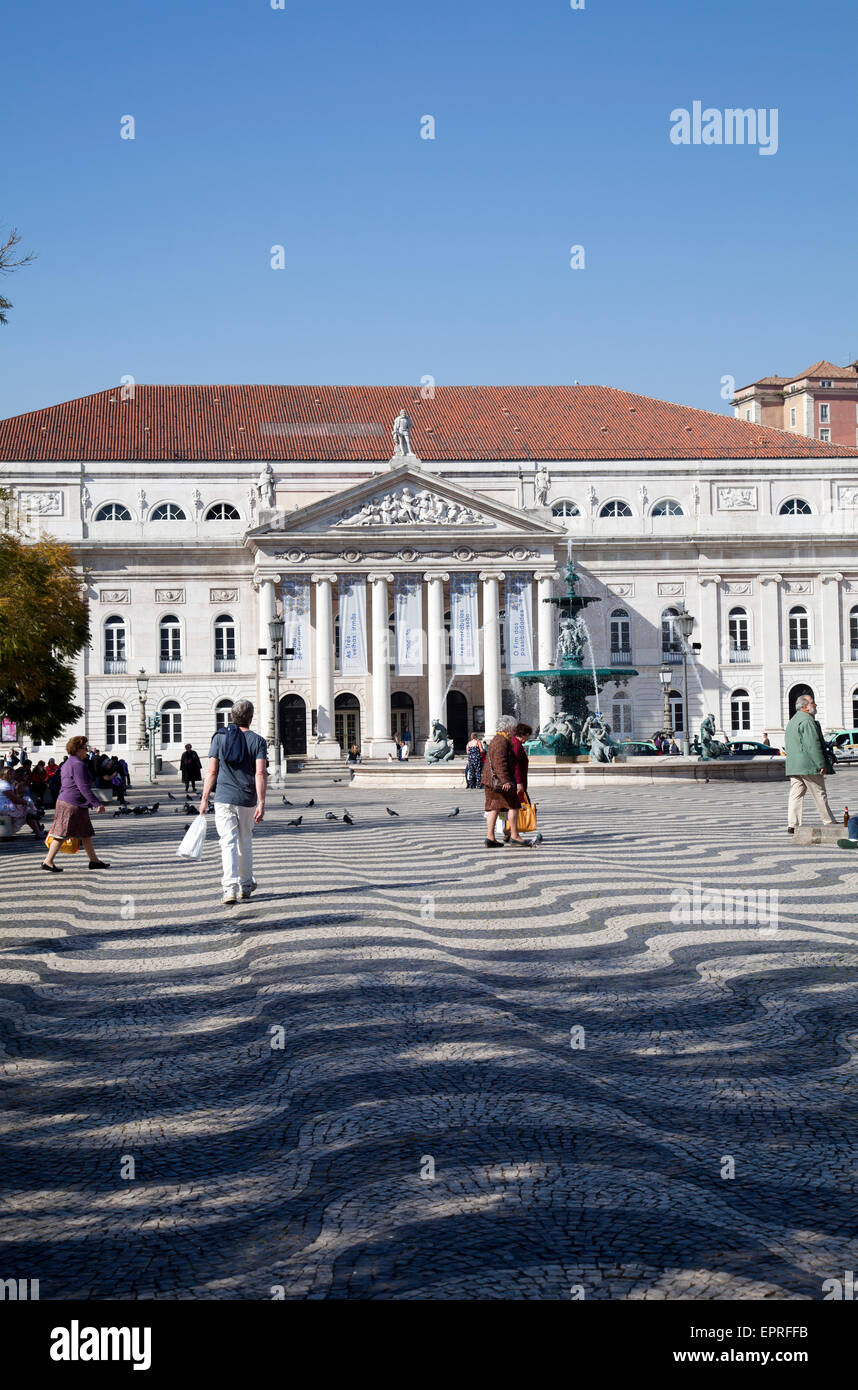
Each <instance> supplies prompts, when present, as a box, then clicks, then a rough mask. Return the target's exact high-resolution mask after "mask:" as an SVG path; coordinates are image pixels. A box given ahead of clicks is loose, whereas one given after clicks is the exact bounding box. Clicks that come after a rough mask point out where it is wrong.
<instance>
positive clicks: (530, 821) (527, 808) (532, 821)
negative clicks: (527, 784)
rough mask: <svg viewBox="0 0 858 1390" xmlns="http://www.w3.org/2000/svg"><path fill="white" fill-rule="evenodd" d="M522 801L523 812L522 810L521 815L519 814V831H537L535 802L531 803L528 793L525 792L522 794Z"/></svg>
mask: <svg viewBox="0 0 858 1390" xmlns="http://www.w3.org/2000/svg"><path fill="white" fill-rule="evenodd" d="M520 799H521V810H520V811H519V813H518V828H519V830H524V831H528V830H535V829H536V807H535V806H534V804H533V802H532V801H531V799H530V797H529V796H528V794H527V792H525V791H523V792H522V793H521V796H520Z"/></svg>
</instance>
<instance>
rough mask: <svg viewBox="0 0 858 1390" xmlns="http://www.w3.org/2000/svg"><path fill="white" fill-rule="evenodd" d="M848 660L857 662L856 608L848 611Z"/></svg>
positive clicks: (857, 622)
mask: <svg viewBox="0 0 858 1390" xmlns="http://www.w3.org/2000/svg"><path fill="white" fill-rule="evenodd" d="M849 647H850V650H851V656H850V660H852V661H858V607H856V608H851V609H850V610H849Z"/></svg>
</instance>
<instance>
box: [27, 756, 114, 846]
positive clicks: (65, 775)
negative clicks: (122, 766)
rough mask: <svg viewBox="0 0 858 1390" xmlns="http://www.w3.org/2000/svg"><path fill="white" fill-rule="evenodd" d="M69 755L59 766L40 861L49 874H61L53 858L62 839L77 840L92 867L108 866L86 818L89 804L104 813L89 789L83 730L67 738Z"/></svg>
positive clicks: (90, 772) (90, 776)
mask: <svg viewBox="0 0 858 1390" xmlns="http://www.w3.org/2000/svg"><path fill="white" fill-rule="evenodd" d="M66 752H67V753H68V758H67V759H66V761H65V762H64V763H63V766H62V777H61V781H60V794H59V796H58V797H57V804H56V808H55V810H54V823H53V825H52V826H51V828H50V830H49V831H48V835H49V836H50V841H51V843H50V848H49V849H48V854H47V858H46V859H45V861H44V863H43V864H42V868H43V869H47V871H48V873H50V874H61V873H62V869H61V868H59V866H58V865H57V864H55V863H54V860H55V859H56V857H57V854H58V853H59V848H60V845H61V844H62V842H63V840H80V842H81V844H82V845H83V847H84V849H85V850H86V853H87V858H88V859H89V867H90V868H91V869H109V868H110V865H109V864H108V863H107V862H106V860H104V859H99V857H98V855H97V854H96V852H95V850H94V849H93V847H92V836H93V829H92V821H91V820H90V818H89V808H90V806H94V807H95V811H96V815H99V816H103V815H104V807H103V806H102V804H101V802H100V801H99V800H98V799H97V797H95V796H94V795H93V792H92V771H91V769H90V766H89V764H88V762H87V754H88V749H87V746H86V739H85V738H84V737H83V735H82V734H77V735H75V737H74V738H70V739H69V741H68V743H67V744H66Z"/></svg>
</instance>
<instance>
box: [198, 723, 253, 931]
mask: <svg viewBox="0 0 858 1390" xmlns="http://www.w3.org/2000/svg"><path fill="white" fill-rule="evenodd" d="M252 719H253V705H252V704H251V702H250V701H249V700H236V702H235V704H234V705H233V707H232V709H231V710H230V712H229V720H230V722H229V724H227V726H226V728H224V729H218V731H217V733H216V734H215V736H214V738H213V739H212V745H211V748H210V749H209V765H208V768H207V770H206V777H205V781H204V782H203V794H202V798H201V800H200V815H201V816H204V815H205V814H206V812H207V811H208V808H209V798H210V797H211V794H212V790H214V808H215V826H216V827H217V833H218V836H219V837H220V850H221V858H222V860H223V879H222V883H223V901H224V903H225V904H230V903H235V902H238V900H239V898H249V897H250V895H251V893H252V892H253V890H254V888H255V887H256V880H255V879H254V877H253V827H254V825H255V824H258V823H259V821H261V820H262V817H263V816H264V815H265V788H266V785H267V783H268V774H267V772H266V760H267V757H268V745H267V743H266V742H265V739H264V738H260V736H259V734H253V733H251V731H250V724H251V720H252ZM215 784H217V785H216V786H215Z"/></svg>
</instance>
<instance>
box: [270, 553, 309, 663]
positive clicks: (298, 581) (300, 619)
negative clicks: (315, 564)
mask: <svg viewBox="0 0 858 1390" xmlns="http://www.w3.org/2000/svg"><path fill="white" fill-rule="evenodd" d="M282 598H283V648H284V650H285V649H286V648H287V647H293V648H294V649H295V655H294V656H287V657H286V658H285V660H284V662H283V674H284V676H286V677H289V676H309V675H310V581H309V579H302V578H297V577H296V578H295V579H284V580H283V594H282ZM267 636H268V634H267V633H263V634H262V637H263V640H264V639H265V638H266V637H267Z"/></svg>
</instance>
